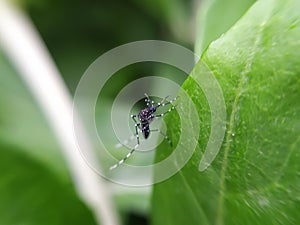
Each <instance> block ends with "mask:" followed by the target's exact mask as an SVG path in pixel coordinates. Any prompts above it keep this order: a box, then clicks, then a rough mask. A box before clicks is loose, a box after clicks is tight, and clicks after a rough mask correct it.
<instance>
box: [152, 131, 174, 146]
mask: <svg viewBox="0 0 300 225" xmlns="http://www.w3.org/2000/svg"><path fill="white" fill-rule="evenodd" d="M150 132H159V133H160V134H161V135H162V136H163V137H164V139H166V140H167V141H168V143H169V145H170V146H173V144H172V141H171V139H170V138H169V137H168V136H167V135H166V134H165V133H163V132H162V131H161V130H160V129H154V130H150Z"/></svg>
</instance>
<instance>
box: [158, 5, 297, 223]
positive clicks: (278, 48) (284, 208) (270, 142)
mask: <svg viewBox="0 0 300 225" xmlns="http://www.w3.org/2000/svg"><path fill="white" fill-rule="evenodd" d="M299 11H300V2H299V1H296V0H295V1H293V0H289V1H268V0H266V1H258V2H256V3H255V4H254V5H253V6H252V7H251V8H250V10H249V11H248V12H247V13H246V14H245V15H244V16H243V17H242V18H241V19H240V20H239V21H238V22H237V23H236V24H235V25H234V26H233V27H232V28H231V29H230V30H229V31H228V32H227V33H226V34H224V35H223V36H222V37H220V38H219V39H218V40H216V41H215V42H213V43H212V44H211V45H210V46H209V48H208V50H207V51H206V52H205V53H204V55H203V56H202V60H201V62H200V63H198V64H197V65H196V67H195V69H194V70H193V72H192V74H191V77H190V78H189V79H187V81H186V82H185V83H184V85H183V89H184V90H185V91H186V92H187V93H188V94H189V96H190V97H191V98H192V100H193V102H194V104H195V106H196V108H197V111H198V116H199V121H200V123H199V124H198V126H200V136H199V140H198V146H197V148H196V149H195V152H194V155H193V156H192V158H191V159H190V161H189V162H188V163H187V164H186V165H185V167H184V168H183V169H181V170H180V171H179V172H178V173H177V174H176V175H175V176H173V177H172V178H170V179H168V180H166V181H164V182H162V183H159V184H157V185H155V187H154V193H153V208H152V219H153V220H152V221H153V224H154V225H159V224H172V225H176V224H178V225H179V224H218V225H222V224H229V225H232V224H249V225H250V224H251V225H253V224H297V223H298V221H300V214H299V209H300V164H299V161H300V136H299V134H300V101H299V99H300V64H299V59H300V14H299ZM203 65H205V67H207V68H209V69H210V72H211V73H212V74H213V75H214V76H215V77H216V79H217V80H218V82H219V84H220V86H221V88H222V90H223V94H224V99H225V103H226V112H227V120H226V133H225V138H224V140H223V144H222V146H221V148H220V151H219V154H218V155H217V157H216V159H215V160H214V161H213V162H212V164H211V165H210V166H209V167H208V169H207V170H205V171H204V172H199V170H198V166H199V162H200V159H201V157H202V155H203V153H204V151H205V148H206V145H207V142H208V139H209V135H210V132H211V127H210V124H211V118H212V117H211V113H214V112H211V111H210V108H209V102H208V101H207V99H206V97H205V95H204V93H203V91H202V90H201V89H200V87H199V86H198V85H197V84H196V82H195V80H197V77H199V76H200V75H201V74H202V73H203V71H205V70H206V69H207V68H204V67H203ZM181 104H182V106H181V107H184V104H185V103H184V102H181ZM187 109H188V108H187ZM187 111H188V110H187ZM186 113H187V114H188V112H186ZM185 119H188V120H191V124H193V118H189V117H188V116H186V117H185ZM178 122H179V119H178V116H177V115H175V114H170V115H168V116H167V118H166V124H168V133H169V134H170V137H172V139H173V140H174V142H175V143H176V141H178V138H179V135H180V134H178V133H180V127H178V126H176V124H177V123H178ZM193 126H195V124H193ZM189 147H190V146H188V145H186V148H189ZM165 149H166V146H162V147H161V148H159V149H158V150H157V156H156V158H157V159H161V158H165V157H167V156H168V154H169V153H170V152H169V151H165ZM183 151H184V149H183Z"/></svg>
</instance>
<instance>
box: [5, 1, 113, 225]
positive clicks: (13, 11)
mask: <svg viewBox="0 0 300 225" xmlns="http://www.w3.org/2000/svg"><path fill="white" fill-rule="evenodd" d="M0 45H1V47H2V49H3V51H4V52H5V53H6V55H7V56H8V58H9V59H10V61H11V62H12V64H13V65H14V66H15V67H16V69H17V70H18V71H19V74H20V75H21V76H22V78H23V80H24V82H25V83H26V84H27V86H28V88H29V89H30V91H31V93H32V94H33V96H34V97H35V99H36V100H37V102H38V104H39V106H40V107H41V109H42V110H43V112H44V114H45V117H46V118H47V120H48V123H49V125H50V126H51V128H52V130H53V132H54V133H55V135H56V137H57V139H58V142H59V144H60V146H61V149H62V151H63V154H64V156H65V159H66V161H67V162H68V167H69V170H70V173H71V175H72V177H73V181H74V184H75V187H76V189H77V192H78V194H79V196H81V198H82V200H83V201H84V202H85V203H86V204H87V205H88V206H89V207H90V208H91V210H92V211H93V212H94V215H95V217H96V218H97V220H98V223H99V224H100V223H101V224H102V225H117V224H119V221H118V217H117V213H116V211H115V208H114V206H113V203H112V199H111V193H110V191H109V190H108V188H107V184H106V183H105V181H104V180H103V179H102V178H101V177H99V176H97V175H96V174H95V173H94V172H93V171H92V170H91V169H90V168H89V167H88V166H87V165H86V163H85V162H84V160H83V158H82V157H81V155H80V153H79V150H78V149H77V144H76V143H77V142H76V139H75V136H74V134H73V116H72V98H71V96H70V94H69V92H68V90H67V88H66V86H65V84H64V82H63V80H62V78H61V75H60V73H59V71H58V69H57V68H56V66H55V64H54V63H53V60H52V59H51V56H50V55H49V53H48V50H47V49H46V47H45V45H44V43H43V41H42V40H41V38H40V36H39V34H38V33H37V31H36V29H35V27H34V26H33V24H32V23H31V21H30V19H29V18H28V17H27V16H26V15H25V14H24V13H23V12H22V11H21V10H19V9H18V8H17V7H16V6H15V5H13V4H12V3H11V2H10V1H6V0H0ZM81 133H82V134H83V135H84V131H82V132H81ZM86 142H87V143H89V140H88V139H87V140H86ZM89 151H90V152H92V151H93V149H89Z"/></svg>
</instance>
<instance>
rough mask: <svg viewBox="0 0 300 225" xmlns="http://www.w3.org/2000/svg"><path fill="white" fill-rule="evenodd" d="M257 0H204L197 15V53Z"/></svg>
mask: <svg viewBox="0 0 300 225" xmlns="http://www.w3.org/2000/svg"><path fill="white" fill-rule="evenodd" d="M254 2H255V0H243V1H240V0H204V1H201V4H200V7H199V12H198V15H197V25H198V26H197V29H196V30H197V35H196V44H195V52H196V54H197V55H201V53H202V52H203V51H204V50H205V49H206V48H207V47H208V45H209V44H210V43H211V42H212V41H214V40H216V39H217V38H218V37H220V36H221V35H222V34H223V33H224V32H226V31H227V30H228V29H229V28H230V27H231V26H232V25H233V24H234V23H235V22H236V21H237V20H238V19H239V18H240V17H241V16H242V15H243V14H244V13H245V11H246V10H248V9H249V7H250V6H251V5H252V4H253V3H254Z"/></svg>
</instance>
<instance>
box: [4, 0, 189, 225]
mask: <svg viewBox="0 0 300 225" xmlns="http://www.w3.org/2000/svg"><path fill="white" fill-rule="evenodd" d="M14 3H15V4H17V6H18V7H20V8H21V9H22V10H23V11H24V12H25V13H26V14H27V15H28V16H29V17H30V18H31V19H32V22H33V23H34V25H35V26H36V29H37V31H38V32H39V33H40V35H41V37H42V38H43V40H44V42H45V44H46V46H47V48H48V50H49V52H50V54H51V55H52V57H53V59H54V61H55V63H56V65H57V67H58V69H59V70H60V72H61V74H62V76H63V79H64V81H65V83H66V85H67V87H68V88H69V91H70V93H71V94H74V92H75V89H76V86H77V84H78V82H79V80H80V78H81V76H82V75H83V73H84V71H85V70H86V69H87V67H88V66H89V65H90V64H91V63H92V62H93V61H94V60H95V59H96V58H97V57H98V56H100V55H101V54H103V53H105V52H106V51H108V50H110V49H112V48H114V47H117V46H119V45H122V44H125V43H128V42H132V41H137V40H148V39H158V40H165V41H171V42H175V43H178V44H181V45H183V46H185V47H188V48H190V49H193V39H194V30H193V29H192V23H193V20H194V19H195V9H194V8H193V5H194V4H195V2H193V1H187V0H185V1H181V0H175V1H172V2H170V1H165V0H155V1H148V0H147V1H137V0H126V1H116V0H113V1H109V0H100V1H96V0H87V1H78V0H75V1H67V0H63V1H61V0H23V1H14ZM20 38H22V37H20ZM32 63H35V62H32ZM0 71H1V72H0V108H1V110H0V146H1V147H0V224H1V225H13V224H52V225H54V224H95V223H96V222H95V218H94V217H93V215H92V213H91V211H90V210H89V209H88V208H87V206H85V205H84V203H82V202H81V200H80V199H79V197H78V196H77V194H76V193H75V189H74V186H73V184H72V180H71V177H70V174H69V171H68V168H67V165H66V162H65V160H64V158H63V155H62V153H61V150H60V147H59V146H58V143H57V140H56V139H55V137H54V134H53V133H52V130H51V129H50V127H49V125H48V124H47V121H46V119H45V117H44V115H43V113H42V112H41V110H40V108H39V107H38V105H37V103H36V101H35V99H34V98H33V96H32V95H31V93H30V91H29V90H28V88H27V86H26V85H25V84H24V82H23V80H22V79H21V77H20V76H19V74H18V72H17V71H16V69H15V68H14V65H13V64H12V63H11V62H10V61H9V59H8V58H7V56H6V55H5V53H4V52H3V51H2V49H1V48H0ZM168 71H169V72H168ZM170 73H180V72H179V71H176V70H175V69H174V68H171V67H167V66H164V65H158V64H155V65H154V64H151V63H145V64H137V65H133V66H130V67H128V68H125V69H124V70H122V71H120V72H119V75H116V76H114V77H113V78H112V79H110V81H109V82H108V84H107V85H106V86H105V88H104V90H103V91H102V93H101V97H102V98H104V102H107V104H108V105H110V104H111V101H112V100H113V98H114V96H115V95H116V94H117V93H118V91H119V90H120V89H121V88H122V87H123V86H125V85H126V84H127V83H128V82H130V81H131V80H134V79H136V78H138V77H140V76H148V75H160V74H170ZM177 82H179V83H182V82H183V79H182V78H181V79H179V80H178V81H177ZM151 85H153V86H154V87H155V85H156V84H151ZM97 119H99V120H100V121H101V117H99V118H97ZM102 120H103V119H102ZM110 140H111V142H112V143H111V145H114V144H115V141H116V139H115V138H114V137H110ZM149 193H150V192H149V188H148V189H146V190H145V191H144V190H142V191H141V190H138V191H137V190H135V189H132V190H130V189H124V188H122V187H118V188H117V190H116V193H115V196H116V204H117V208H118V211H119V212H120V213H121V220H122V222H123V223H124V224H147V223H148V222H149V218H148V216H149Z"/></svg>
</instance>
